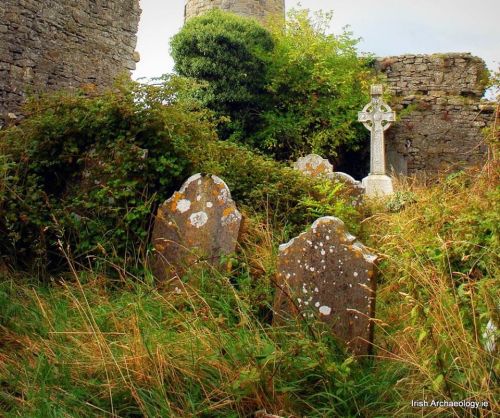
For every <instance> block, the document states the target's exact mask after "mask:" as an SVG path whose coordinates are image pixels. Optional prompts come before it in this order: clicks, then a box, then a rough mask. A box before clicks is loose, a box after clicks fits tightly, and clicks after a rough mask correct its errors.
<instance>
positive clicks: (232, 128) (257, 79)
mask: <svg viewBox="0 0 500 418" xmlns="http://www.w3.org/2000/svg"><path fill="white" fill-rule="evenodd" d="M273 46H274V43H273V39H272V36H271V34H270V32H269V31H267V30H266V29H265V28H263V27H262V26H261V25H259V24H258V23H257V22H256V21H254V20H250V19H245V18H242V17H239V16H236V15H233V14H230V13H225V12H222V11H220V10H212V11H210V12H208V13H206V14H204V15H203V16H200V17H196V18H193V19H190V20H189V21H188V22H186V24H185V25H184V27H183V28H182V30H181V31H180V32H179V33H178V34H177V35H175V36H174V37H173V39H172V42H171V52H172V56H173V58H174V61H175V70H176V71H177V72H178V73H179V74H180V75H183V76H186V77H191V78H195V79H197V80H199V81H205V82H206V84H205V87H204V88H202V89H201V90H200V91H199V94H200V98H201V100H202V102H203V103H204V104H205V105H206V106H207V107H209V108H210V109H212V110H214V111H215V112H216V113H217V114H218V115H220V116H229V117H230V118H231V122H230V123H229V124H226V125H225V126H224V128H223V129H222V130H220V132H219V134H220V135H221V137H223V138H228V137H230V136H231V135H233V136H234V135H236V136H237V137H241V136H242V133H244V132H248V131H250V130H251V127H252V126H255V122H256V119H257V118H258V116H259V114H260V113H261V111H262V110H263V108H264V107H265V102H266V100H267V99H268V93H267V92H266V90H265V85H266V73H267V69H268V68H269V59H270V53H271V51H272V50H273Z"/></svg>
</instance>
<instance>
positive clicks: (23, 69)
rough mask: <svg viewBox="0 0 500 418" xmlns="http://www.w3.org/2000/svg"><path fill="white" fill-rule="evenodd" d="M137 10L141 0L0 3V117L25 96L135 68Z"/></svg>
mask: <svg viewBox="0 0 500 418" xmlns="http://www.w3.org/2000/svg"><path fill="white" fill-rule="evenodd" d="M140 12H141V11H140V8H139V0H2V1H0V119H1V117H2V116H5V115H6V114H8V113H11V114H12V113H16V112H18V110H19V106H20V105H21V103H22V102H23V101H24V100H25V98H26V96H27V94H30V93H37V92H40V91H47V90H49V91H50V90H58V89H64V88H72V87H77V86H80V85H82V84H88V83H92V84H95V85H96V86H99V87H101V86H108V85H110V84H111V83H112V81H113V79H115V78H116V77H117V76H118V75H119V74H121V73H123V72H128V71H130V70H133V69H134V68H135V60H134V58H135V47H136V42H137V38H136V32H137V27H138V24H139V17H140Z"/></svg>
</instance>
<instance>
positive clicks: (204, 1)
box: [184, 0, 285, 22]
mask: <svg viewBox="0 0 500 418" xmlns="http://www.w3.org/2000/svg"><path fill="white" fill-rule="evenodd" d="M215 8H219V9H222V10H226V11H228V12H233V13H236V14H238V15H240V16H244V17H251V18H254V19H257V20H259V21H261V22H262V21H264V20H265V19H266V18H268V17H269V16H274V15H281V16H284V14H285V0H187V1H186V7H185V12H184V17H185V19H186V20H187V19H189V18H191V17H195V16H199V15H201V14H203V13H204V12H206V11H208V10H210V9H215Z"/></svg>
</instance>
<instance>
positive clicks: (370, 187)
mask: <svg viewBox="0 0 500 418" xmlns="http://www.w3.org/2000/svg"><path fill="white" fill-rule="evenodd" d="M363 187H364V188H365V194H366V196H368V197H383V196H389V195H391V194H392V193H393V191H394V189H393V187H392V179H391V178H390V177H389V176H386V175H385V174H369V175H368V177H365V178H364V179H363Z"/></svg>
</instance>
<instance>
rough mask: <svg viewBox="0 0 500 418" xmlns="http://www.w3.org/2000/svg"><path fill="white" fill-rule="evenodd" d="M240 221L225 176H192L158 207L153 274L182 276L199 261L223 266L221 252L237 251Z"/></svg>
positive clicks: (153, 236) (154, 236)
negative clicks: (224, 179) (223, 178)
mask: <svg viewBox="0 0 500 418" xmlns="http://www.w3.org/2000/svg"><path fill="white" fill-rule="evenodd" d="M240 223H241V214H240V213H239V212H238V210H237V209H236V205H235V204H234V202H233V200H232V199H231V193H230V191H229V189H228V187H227V185H226V183H224V181H223V180H221V179H220V178H219V177H217V176H214V175H202V174H195V175H194V176H192V177H190V178H189V179H188V180H187V181H186V182H185V183H184V185H183V186H182V188H181V189H180V190H179V191H178V192H175V193H174V194H173V196H172V197H171V198H170V199H168V200H167V201H165V203H163V205H161V206H160V208H159V209H158V214H157V216H156V221H155V225H154V229H153V235H152V241H153V245H154V248H155V258H154V262H153V266H152V268H153V273H154V275H155V276H156V277H157V278H158V279H163V280H165V279H167V280H168V279H173V278H179V277H181V276H182V275H183V273H184V272H185V270H186V269H188V268H191V267H193V266H195V265H197V264H198V263H200V262H207V263H209V264H210V265H213V266H215V267H217V268H218V267H220V266H221V263H220V258H221V256H224V255H227V254H230V253H233V252H234V251H235V248H236V240H237V238H238V233H239V229H240ZM176 290H178V289H176Z"/></svg>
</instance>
